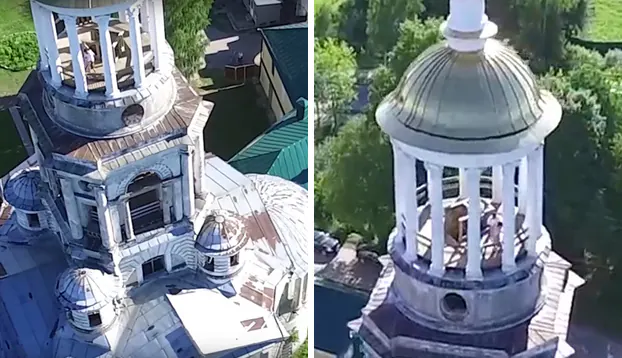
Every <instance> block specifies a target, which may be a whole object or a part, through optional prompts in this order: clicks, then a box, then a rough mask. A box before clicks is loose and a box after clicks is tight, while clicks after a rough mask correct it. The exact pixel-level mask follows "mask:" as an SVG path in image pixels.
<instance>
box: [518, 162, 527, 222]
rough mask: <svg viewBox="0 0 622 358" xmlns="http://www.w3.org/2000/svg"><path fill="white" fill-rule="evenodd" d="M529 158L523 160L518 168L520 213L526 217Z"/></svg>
mask: <svg viewBox="0 0 622 358" xmlns="http://www.w3.org/2000/svg"><path fill="white" fill-rule="evenodd" d="M527 171H528V168H527V158H526V157H525V158H523V159H522V160H521V162H520V166H519V167H518V212H519V213H521V214H523V215H525V214H526V213H527V187H528V186H529V183H528V182H527V178H528V177H529V174H528V173H527Z"/></svg>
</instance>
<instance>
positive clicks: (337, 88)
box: [314, 38, 356, 133]
mask: <svg viewBox="0 0 622 358" xmlns="http://www.w3.org/2000/svg"><path fill="white" fill-rule="evenodd" d="M314 59H315V76H314V85H315V96H314V97H315V104H316V111H317V117H318V118H319V120H317V121H316V123H317V125H316V129H317V128H318V126H319V124H320V121H321V118H322V117H323V116H326V117H328V118H329V119H331V120H332V127H333V133H336V131H337V129H338V128H339V126H340V123H341V122H342V118H343V117H344V113H345V111H346V109H347V108H348V106H350V104H351V103H352V100H354V98H355V96H356V91H355V88H354V84H355V82H356V76H355V75H356V61H355V59H354V51H353V50H352V48H350V47H348V45H346V43H345V42H343V41H340V40H335V39H332V38H328V39H324V40H317V39H316V41H315V45H314Z"/></svg>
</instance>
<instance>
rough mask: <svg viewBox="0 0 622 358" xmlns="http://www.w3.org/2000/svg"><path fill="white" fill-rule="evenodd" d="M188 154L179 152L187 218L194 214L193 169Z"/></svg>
mask: <svg viewBox="0 0 622 358" xmlns="http://www.w3.org/2000/svg"><path fill="white" fill-rule="evenodd" d="M190 155H191V153H190V152H182V153H181V170H182V185H183V198H184V201H183V203H184V215H185V216H186V217H187V218H188V219H190V218H192V215H193V214H194V173H193V172H194V170H192V169H193V168H192V160H191V159H190Z"/></svg>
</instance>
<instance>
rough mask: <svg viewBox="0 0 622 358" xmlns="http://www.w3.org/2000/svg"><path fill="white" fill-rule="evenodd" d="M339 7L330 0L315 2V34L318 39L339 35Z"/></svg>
mask: <svg viewBox="0 0 622 358" xmlns="http://www.w3.org/2000/svg"><path fill="white" fill-rule="evenodd" d="M338 9H339V8H338V7H337V6H335V5H334V3H331V2H329V1H323V2H320V3H318V4H315V7H314V10H313V11H314V20H315V21H314V24H315V29H314V33H313V36H315V38H316V39H325V38H329V37H337V33H338V28H339V23H338V18H339V12H338Z"/></svg>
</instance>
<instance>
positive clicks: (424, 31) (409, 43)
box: [389, 17, 443, 77]
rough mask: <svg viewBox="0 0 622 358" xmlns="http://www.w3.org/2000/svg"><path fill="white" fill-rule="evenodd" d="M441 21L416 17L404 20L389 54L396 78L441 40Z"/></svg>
mask: <svg viewBox="0 0 622 358" xmlns="http://www.w3.org/2000/svg"><path fill="white" fill-rule="evenodd" d="M442 23H443V19H440V18H429V19H426V20H425V21H421V20H420V19H419V18H418V17H415V18H414V19H412V20H406V21H404V22H403V23H402V24H401V25H400V29H399V36H398V39H397V42H396V44H395V47H393V50H392V51H391V54H390V57H389V58H390V60H389V64H390V66H391V70H393V73H394V74H395V76H397V77H401V76H402V75H403V74H404V72H405V71H406V69H407V68H408V66H409V65H410V64H411V63H412V62H413V61H414V60H415V59H416V58H417V57H419V55H421V54H422V53H423V51H425V50H426V49H427V48H429V47H430V46H432V45H434V44H436V43H438V42H439V41H441V40H442V39H443V36H442V34H441V31H440V27H441V24H442Z"/></svg>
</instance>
